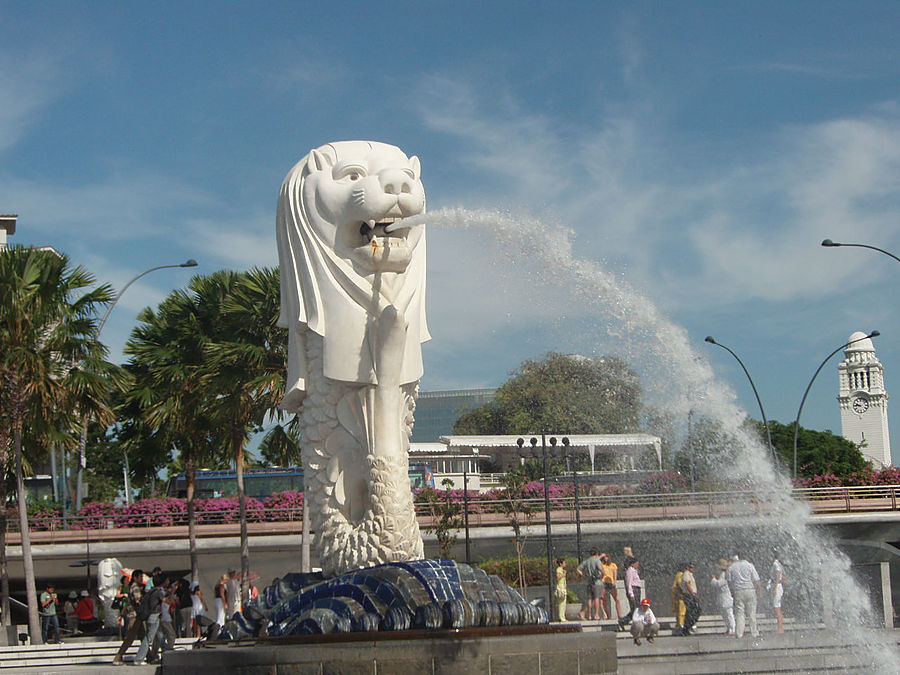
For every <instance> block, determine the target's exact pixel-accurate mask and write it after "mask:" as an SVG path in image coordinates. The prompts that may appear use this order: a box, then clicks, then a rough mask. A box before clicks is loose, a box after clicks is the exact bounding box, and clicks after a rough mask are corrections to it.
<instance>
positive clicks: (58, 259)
mask: <svg viewBox="0 0 900 675" xmlns="http://www.w3.org/2000/svg"><path fill="white" fill-rule="evenodd" d="M93 284H94V278H93V277H92V276H91V275H90V274H89V273H88V272H87V271H86V270H85V269H84V268H82V267H80V266H79V267H75V268H71V267H70V266H69V259H68V258H67V257H66V256H65V255H59V254H57V253H56V252H55V251H52V250H51V251H46V250H45V251H41V250H37V249H26V248H23V247H20V246H16V247H13V248H8V249H5V250H3V251H0V297H2V298H3V302H2V303H0V378H2V382H3V387H4V390H3V396H2V405H3V409H2V410H0V424H2V426H4V427H5V431H4V432H3V433H2V434H0V436H3V435H6V437H7V438H8V437H10V436H11V438H12V444H13V451H14V456H15V471H16V491H17V496H18V511H19V527H20V530H21V536H22V558H23V566H24V569H25V591H26V595H27V598H28V625H29V630H30V632H31V639H32V642H33V643H34V644H40V641H41V638H40V635H41V631H40V624H39V623H38V608H37V592H36V588H35V581H34V563H33V560H32V557H31V538H30V536H29V530H28V512H27V509H26V504H27V500H26V494H25V482H24V473H23V465H24V458H23V450H22V437H23V433H24V430H25V427H26V422H29V427H30V422H31V421H32V420H35V421H36V420H37V418H40V417H43V418H44V419H47V418H49V417H50V416H51V415H50V412H49V411H52V410H57V411H59V412H62V413H65V412H66V406H67V401H68V400H70V398H69V393H68V392H67V391H66V389H65V386H66V383H67V375H68V373H69V372H70V371H71V369H72V364H75V363H81V362H83V361H84V360H85V359H94V358H100V357H101V356H102V352H103V348H102V346H101V345H100V344H99V343H98V342H97V341H96V339H95V336H94V329H95V325H96V312H97V309H98V308H99V307H100V306H102V305H104V304H106V303H108V302H110V301H111V299H112V291H111V289H110V288H109V286H107V285H103V286H100V287H97V288H94V289H93V290H90V291H87V292H84V293H83V294H81V295H77V294H78V293H79V292H80V291H82V289H86V288H88V287H90V286H93ZM0 440H2V439H0ZM4 506H5V505H4ZM0 537H3V539H2V541H0V545H2V546H4V547H5V545H6V537H5V531H3V532H2V533H0Z"/></svg>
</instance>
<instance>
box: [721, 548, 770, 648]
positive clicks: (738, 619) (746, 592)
mask: <svg viewBox="0 0 900 675" xmlns="http://www.w3.org/2000/svg"><path fill="white" fill-rule="evenodd" d="M735 557H737V558H738V560H736V561H735V562H733V563H731V566H730V567H729V568H728V587H729V588H730V589H731V595H732V596H733V597H734V614H735V617H734V618H735V623H736V624H737V626H736V629H737V633H736V634H737V636H738V637H739V638H742V637H744V625H745V623H747V622H749V623H750V634H751V635H752V636H753V637H759V629H758V628H757V626H756V592H757V591H759V590H762V586H760V583H759V574H758V573H757V571H756V567H754V566H753V563H752V562H750V561H748V560H744V559H743V558H740V557H738V556H735Z"/></svg>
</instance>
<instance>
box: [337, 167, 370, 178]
mask: <svg viewBox="0 0 900 675" xmlns="http://www.w3.org/2000/svg"><path fill="white" fill-rule="evenodd" d="M365 177H366V170H365V169H364V168H363V167H361V166H357V165H355V164H354V165H350V166H345V167H342V168H341V169H340V170H339V171H338V172H337V173H336V175H335V177H334V178H335V180H343V179H345V178H346V179H347V180H350V181H353V182H355V181H358V180H359V179H360V178H365Z"/></svg>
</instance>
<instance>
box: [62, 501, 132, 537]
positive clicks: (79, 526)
mask: <svg viewBox="0 0 900 675" xmlns="http://www.w3.org/2000/svg"><path fill="white" fill-rule="evenodd" d="M76 515H77V516H78V518H79V520H77V521H76V522H75V523H74V524H73V525H72V526H71V529H73V530H96V529H99V528H102V527H106V524H107V523H108V522H109V521H112V522H113V526H118V521H119V520H121V514H120V511H119V509H117V508H116V507H115V506H114V505H113V504H111V503H109V502H88V503H87V504H85V505H84V506H82V507H81V510H80V511H79V512H78V513H77V514H76Z"/></svg>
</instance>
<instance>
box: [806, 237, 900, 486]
mask: <svg viewBox="0 0 900 675" xmlns="http://www.w3.org/2000/svg"><path fill="white" fill-rule="evenodd" d="M825 241H829V240H828V239H826V240H825ZM822 244H823V245H824V244H825V242H822ZM888 255H890V254H888ZM879 335H881V333H879V332H878V331H877V330H873V331H872V332H871V333H869V334H868V335H865V336H863V337H861V338H856V339H855V340H850V342H845V343H844V344H842V345H841V346H840V347H838V348H837V349H835V350H834V351H833V352H831V353H830V354H829V355H828V356H826V357H825V360H824V361H822V363H821V364H819V367H818V368H816V372H815V374H813V376H812V379H811V380H810V381H809V384H808V385H806V391H804V392H803V398H802V399H801V400H800V408H799V409H798V410H797V419H796V420H794V478H796V477H797V436H798V435H799V433H800V413H802V412H803V404H804V403H806V395H807V394H809V390H810V388H811V387H812V385H813V382H815V381H816V377H818V375H819V373H820V372H821V370H822V368H824V367H825V364H826V363H828V359H830V358H831V357H832V356H834V355H835V354H837V353H838V352H839V351H841V350H842V349H844V348H845V347H849V346H850V345H852V344H853V343H854V342H859V341H861V340H867V339H869V338H873V337H878V336H879Z"/></svg>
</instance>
